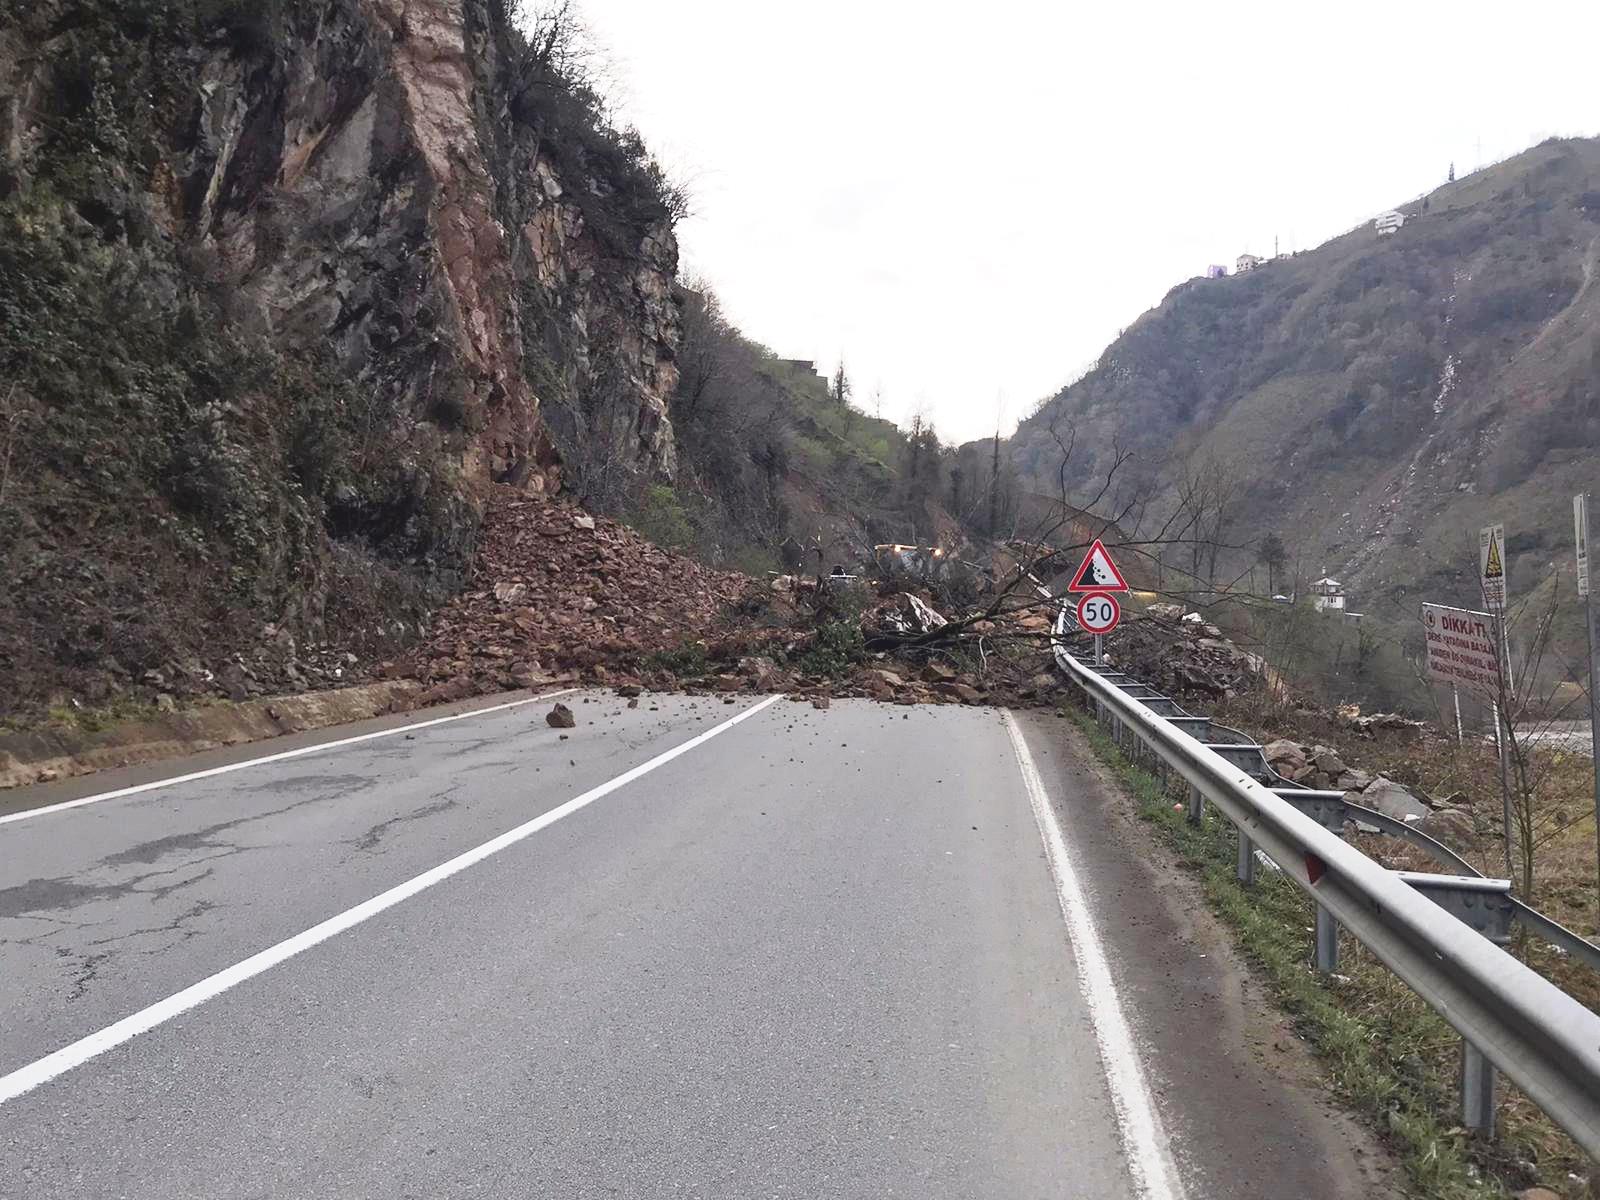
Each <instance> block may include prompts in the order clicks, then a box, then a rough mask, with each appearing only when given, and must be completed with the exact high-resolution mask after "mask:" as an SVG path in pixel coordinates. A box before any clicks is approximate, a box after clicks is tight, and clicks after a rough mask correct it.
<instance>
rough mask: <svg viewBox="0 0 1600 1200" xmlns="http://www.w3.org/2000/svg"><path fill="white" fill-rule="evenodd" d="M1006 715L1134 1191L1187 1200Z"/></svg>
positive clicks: (1056, 826) (1100, 952)
mask: <svg viewBox="0 0 1600 1200" xmlns="http://www.w3.org/2000/svg"><path fill="white" fill-rule="evenodd" d="M1001 715H1002V718H1003V719H1004V721H1005V726H1006V732H1007V733H1009V734H1010V735H1011V745H1012V747H1013V748H1014V749H1015V750H1016V754H1017V766H1018V768H1019V769H1020V770H1021V771H1022V785H1023V787H1024V788H1025V789H1026V790H1027V793H1028V802H1029V803H1030V804H1031V805H1032V806H1033V818H1034V820H1035V821H1036V822H1037V823H1038V825H1039V836H1040V837H1041V838H1043V839H1044V849H1045V857H1047V858H1048V859H1049V860H1050V874H1051V875H1052V876H1053V877H1054V879H1055V883H1056V897H1057V899H1059V900H1060V902H1061V916H1062V918H1063V919H1064V920H1065V921H1066V925H1067V937H1068V939H1069V940H1070V941H1071V942H1072V953H1073V957H1074V958H1076V959H1077V963H1078V986H1079V989H1080V991H1081V992H1082V993H1083V999H1084V1003H1085V1004H1086V1005H1087V1006H1088V1009H1089V1019H1090V1021H1091V1022H1092V1023H1093V1025H1094V1033H1095V1040H1096V1041H1097V1042H1099V1044H1100V1062H1101V1065H1102V1066H1103V1067H1104V1068H1105V1074H1106V1087H1107V1090H1108V1091H1110V1093H1111V1107H1112V1110H1113V1111H1114V1113H1115V1115H1116V1119H1117V1132H1118V1134H1119V1135H1120V1136H1121V1138H1122V1149H1123V1154H1124V1156H1125V1157H1126V1159H1127V1163H1128V1173H1129V1174H1130V1175H1131V1176H1132V1177H1133V1186H1134V1189H1135V1191H1136V1193H1137V1194H1138V1195H1139V1196H1140V1197H1142V1198H1143V1200H1184V1191H1183V1184H1182V1182H1181V1181H1180V1179H1179V1177H1178V1169H1177V1165H1176V1163H1175V1162H1174V1161H1173V1158H1172V1154H1171V1152H1170V1151H1169V1150H1168V1148H1167V1138H1166V1134H1165V1132H1164V1131H1163V1130H1162V1128H1161V1114H1160V1113H1158V1112H1157V1111H1156V1106H1155V1100H1154V1098H1153V1097H1152V1096H1151V1094H1150V1086H1149V1084H1148V1083H1147V1082H1146V1080H1145V1076H1144V1066H1143V1064H1142V1063H1141V1062H1140V1061H1139V1052H1138V1050H1137V1048H1136V1047H1135V1046H1134V1042H1133V1031H1132V1030H1131V1029H1130V1028H1129V1026H1128V1021H1127V1018H1126V1017H1125V1016H1124V1015H1123V1011H1122V1000H1121V998H1120V997H1119V996H1118V994H1117V985H1116V981H1115V980H1114V979H1113V978H1112V976H1111V967H1110V964H1109V963H1108V962H1107V960H1106V954H1105V950H1104V948H1103V947H1102V946H1101V945H1100V935H1099V934H1098V933H1097V932H1096V931H1095V927H1094V920H1093V919H1092V918H1091V917H1090V915H1089V906H1088V903H1087V902H1086V901H1085V900H1084V896H1083V889H1082V888H1080V887H1079V886H1078V876H1077V873H1076V872H1075V871H1074V870H1073V868H1072V859H1071V857H1070V856H1069V855H1068V853H1067V842H1066V838H1065V837H1063V836H1062V833H1061V825H1060V823H1059V822H1058V821H1057V820H1056V814H1055V809H1054V808H1053V807H1052V806H1051V804H1050V797H1049V796H1048V795H1047V794H1046V792H1045V790H1044V782H1043V781H1042V780H1041V779H1040V778H1039V769H1038V767H1036V766H1035V765H1034V762H1033V755H1032V754H1031V753H1029V751H1028V744H1027V742H1025V741H1024V740H1023V737H1022V730H1021V729H1020V728H1018V726H1017V721H1016V718H1015V717H1013V716H1012V715H1011V713H1010V712H1009V711H1002V714H1001Z"/></svg>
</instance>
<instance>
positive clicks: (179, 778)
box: [0, 688, 578, 825]
mask: <svg viewBox="0 0 1600 1200" xmlns="http://www.w3.org/2000/svg"><path fill="white" fill-rule="evenodd" d="M577 690H578V689H577V688H562V689H561V690H560V691H558V692H545V693H543V694H542V695H538V696H530V697H528V698H527V699H526V700H511V701H509V702H507V703H505V704H491V705H490V706H489V707H488V708H475V709H473V710H472V711H471V712H461V713H453V714H451V715H450V716H448V717H434V718H433V719H432V720H430V721H417V722H416V723H415V724H411V725H397V726H396V727H395V728H393V729H380V730H378V731H377V732H376V733H362V734H357V735H356V736H355V737H347V738H340V739H339V740H338V741H335V742H318V743H317V744H316V745H315V746H301V747H300V748H299V749H298V750H281V751H279V752H278V753H277V754H266V755H263V756H262V757H260V758H247V759H245V760H244V761H243V762H236V763H228V764H226V765H225V766H221V767H211V768H209V769H207V770H204V771H191V772H190V773H189V774H187V775H174V776H172V778H170V779H156V780H152V781H151V782H149V783H137V784H134V785H133V786H132V787H125V788H118V789H117V790H116V791H114V792H100V793H98V794H97V795H94V796H84V797H81V798H80V799H77V800H63V801H62V802H61V803H60V804H48V805H46V806H45V807H43V808H25V809H23V810H22V811H21V812H14V813H7V814H6V815H5V816H3V817H0V825H7V824H10V823H11V822H12V821H26V820H28V818H30V817H42V816H45V815H47V814H49V813H58V812H65V811H66V810H67V809H69V808H82V807H83V806H84V805H85V804H99V803H100V802H101V801H102V800H121V799H122V798H123V797H124V796H136V795H138V794H139V793H140V792H153V791H155V790H156V789H157V788H164V787H171V786H172V785H173V784H175V783H189V782H190V781H192V780H195V779H210V778H211V777H212V776H213V775H226V774H227V773H228V772H229V771H242V770H244V769H245V768H246V767H259V766H261V765H262V764H263V763H275V762H282V761H283V760H284V759H286V758H300V757H301V756H303V755H306V754H320V753H321V752H322V751H324V750H335V749H338V748H339V747H340V746H353V745H355V744H356V743H357V742H370V741H372V740H373V739H374V738H386V737H393V736H394V735H395V734H397V733H410V732H411V731H412V730H413V729H427V728H428V727H429V726H430V725H447V724H449V723H450V722H451V721H465V720H466V719H467V718H468V717H481V716H484V715H485V714H487V713H496V712H503V711H504V710H506V709H508V708H518V707H520V706H521V705H524V704H537V703H538V702H539V701H541V700H554V699H555V698H556V697H557V696H566V695H569V694H570V693H572V692H575V691H577Z"/></svg>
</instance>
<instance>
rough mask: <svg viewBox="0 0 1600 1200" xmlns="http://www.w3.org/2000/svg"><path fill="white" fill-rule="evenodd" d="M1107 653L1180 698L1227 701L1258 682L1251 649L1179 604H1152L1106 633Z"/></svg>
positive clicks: (1120, 667) (1126, 668)
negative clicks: (1132, 618)
mask: <svg viewBox="0 0 1600 1200" xmlns="http://www.w3.org/2000/svg"><path fill="white" fill-rule="evenodd" d="M1189 616H1191V617H1193V616H1194V614H1189ZM1085 640H1086V639H1085ZM1074 649H1075V651H1081V649H1082V647H1081V646H1080V647H1075V648H1074ZM1106 655H1107V657H1108V658H1109V659H1110V660H1111V662H1112V663H1113V664H1114V665H1115V666H1116V668H1117V669H1118V670H1119V671H1127V672H1128V673H1129V674H1130V675H1134V676H1136V677H1137V678H1139V679H1142V680H1143V681H1144V682H1146V683H1148V684H1150V685H1151V686H1152V687H1157V688H1160V689H1161V690H1162V691H1163V692H1165V693H1166V694H1167V695H1169V696H1171V697H1172V698H1173V699H1174V700H1177V701H1179V702H1182V701H1185V700H1188V701H1193V702H1196V703H1200V702H1206V701H1215V700H1223V699H1227V698H1228V697H1230V696H1235V695H1238V694H1239V693H1240V692H1243V691H1245V690H1247V689H1249V688H1251V687H1253V686H1255V685H1256V683H1257V678H1256V667H1255V663H1254V661H1253V659H1252V656H1251V655H1250V654H1249V653H1247V652H1246V651H1244V650H1241V649H1239V647H1238V646H1236V645H1234V644H1233V643H1232V642H1231V641H1229V640H1228V639H1227V638H1226V637H1224V636H1223V634H1222V630H1220V629H1219V628H1217V627H1216V626H1215V625H1212V624H1211V623H1210V622H1208V621H1202V620H1199V619H1193V620H1189V619H1185V614H1184V611H1183V609H1181V608H1179V607H1178V606H1177V605H1176V604H1152V605H1150V607H1149V608H1148V609H1146V610H1145V612H1144V614H1143V615H1142V616H1141V617H1140V618H1138V619H1137V620H1129V621H1124V622H1123V623H1122V624H1120V625H1118V626H1117V628H1116V629H1115V630H1114V631H1113V632H1112V633H1111V634H1110V635H1109V636H1108V637H1107V638H1106Z"/></svg>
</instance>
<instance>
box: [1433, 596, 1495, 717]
mask: <svg viewBox="0 0 1600 1200" xmlns="http://www.w3.org/2000/svg"><path fill="white" fill-rule="evenodd" d="M1494 626H1495V619H1494V616H1493V615H1492V614H1490V613H1486V612H1474V611H1473V610H1472V609H1469V608H1446V607H1445V606H1444V605H1443V604H1424V605H1423V606H1422V632H1423V636H1424V639H1425V641H1426V644H1427V655H1428V676H1429V677H1430V678H1432V679H1436V680H1438V681H1439V682H1440V683H1448V684H1451V685H1452V686H1454V687H1458V688H1460V689H1461V690H1462V691H1464V692H1471V693H1472V694H1474V695H1476V696H1482V697H1483V698H1484V699H1486V700H1493V699H1494V698H1495V696H1496V695H1497V694H1498V686H1497V684H1498V681H1499V678H1500V671H1499V666H1498V663H1499V655H1498V653H1497V652H1496V647H1495V640H1494Z"/></svg>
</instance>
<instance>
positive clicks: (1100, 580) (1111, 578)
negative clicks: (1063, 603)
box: [1067, 538, 1128, 592]
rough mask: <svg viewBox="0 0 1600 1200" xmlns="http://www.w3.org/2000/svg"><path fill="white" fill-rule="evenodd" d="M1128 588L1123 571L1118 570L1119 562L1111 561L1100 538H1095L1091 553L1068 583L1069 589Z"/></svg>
mask: <svg viewBox="0 0 1600 1200" xmlns="http://www.w3.org/2000/svg"><path fill="white" fill-rule="evenodd" d="M1127 590H1128V581H1127V580H1125V579H1123V577H1122V572H1121V571H1119V570H1117V564H1116V563H1114V562H1112V561H1111V555H1109V554H1107V553H1106V548H1105V546H1103V545H1102V544H1101V542H1100V539H1099V538H1095V540H1094V545H1092V546H1090V547H1089V553H1087V554H1085V555H1084V556H1083V562H1082V564H1080V565H1079V567H1078V573H1077V574H1076V575H1074V576H1073V577H1072V582H1071V583H1070V584H1068V585H1067V591H1069V592H1125V591H1127Z"/></svg>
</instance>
